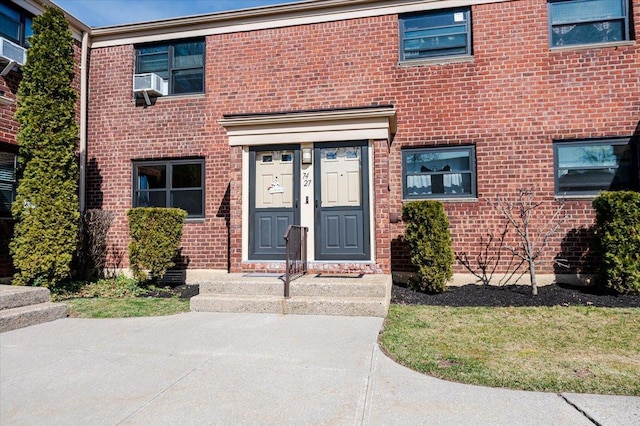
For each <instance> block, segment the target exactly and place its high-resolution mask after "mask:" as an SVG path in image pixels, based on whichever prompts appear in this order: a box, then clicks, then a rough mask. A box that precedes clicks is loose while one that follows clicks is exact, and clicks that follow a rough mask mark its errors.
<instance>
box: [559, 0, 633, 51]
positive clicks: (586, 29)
mask: <svg viewBox="0 0 640 426" xmlns="http://www.w3.org/2000/svg"><path fill="white" fill-rule="evenodd" d="M627 6H628V0H565V1H549V3H548V4H547V13H548V16H549V44H550V46H551V47H561V46H571V45H580V44H593V43H609V42H615V41H622V40H629V9H628V7H627Z"/></svg>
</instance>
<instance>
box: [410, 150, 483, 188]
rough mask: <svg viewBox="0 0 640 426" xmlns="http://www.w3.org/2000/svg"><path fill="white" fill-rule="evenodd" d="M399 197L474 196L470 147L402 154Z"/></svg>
mask: <svg viewBox="0 0 640 426" xmlns="http://www.w3.org/2000/svg"><path fill="white" fill-rule="evenodd" d="M402 181H403V185H402V197H403V198H404V199H422V198H473V197H476V155H475V148H474V147H473V146H462V147H455V148H451V147H447V148H420V149H406V150H403V151H402Z"/></svg>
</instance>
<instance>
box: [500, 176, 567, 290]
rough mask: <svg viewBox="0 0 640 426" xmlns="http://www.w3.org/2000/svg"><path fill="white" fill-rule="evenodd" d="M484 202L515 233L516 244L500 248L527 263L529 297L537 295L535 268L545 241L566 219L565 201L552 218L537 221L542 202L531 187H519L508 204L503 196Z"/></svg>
mask: <svg viewBox="0 0 640 426" xmlns="http://www.w3.org/2000/svg"><path fill="white" fill-rule="evenodd" d="M488 202H489V205H491V206H492V207H493V208H495V209H496V210H498V211H499V212H500V213H501V214H502V216H503V217H504V218H505V219H506V220H507V222H508V224H509V225H511V227H513V229H514V230H515V232H516V235H517V240H518V244H517V245H509V244H505V245H504V247H505V249H506V250H508V251H509V252H511V253H512V254H513V255H515V256H517V257H519V258H520V259H522V261H523V262H524V263H526V264H527V266H528V268H527V269H528V271H529V276H530V278H531V294H533V295H534V296H535V295H537V294H538V284H537V281H536V265H537V264H538V263H539V262H540V256H541V255H542V254H543V252H544V251H545V249H546V248H547V246H548V244H549V239H550V238H551V237H552V235H553V234H554V233H556V232H557V231H558V229H559V228H560V226H561V225H562V224H563V223H564V221H565V219H566V215H565V213H564V206H565V201H564V200H562V201H561V202H560V205H559V206H558V207H557V208H556V209H555V211H554V213H553V215H552V216H551V217H550V218H546V219H544V220H536V219H538V217H536V211H537V210H538V209H539V207H540V206H542V205H543V204H544V201H542V200H540V199H537V198H536V193H535V188H534V187H533V186H530V187H521V188H519V189H518V196H517V197H516V199H515V201H510V200H508V199H507V198H505V197H498V198H497V199H496V200H495V201H491V200H488ZM554 263H557V264H558V265H561V266H564V267H566V266H567V264H566V262H565V261H563V260H562V259H555V260H554Z"/></svg>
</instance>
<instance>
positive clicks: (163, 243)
mask: <svg viewBox="0 0 640 426" xmlns="http://www.w3.org/2000/svg"><path fill="white" fill-rule="evenodd" d="M127 217H128V218H129V233H130V235H131V242H130V243H129V265H130V268H131V270H132V271H133V276H134V278H135V279H137V280H138V281H145V280H147V279H151V280H152V281H156V280H157V279H159V278H162V277H163V276H164V274H165V272H166V271H167V269H169V268H171V267H172V266H173V265H174V262H173V258H174V256H175V255H176V254H177V253H178V249H179V248H180V240H181V239H182V228H183V225H184V220H185V218H186V217H187V212H186V211H184V210H182V209H175V208H159V207H137V208H134V209H131V210H129V211H127Z"/></svg>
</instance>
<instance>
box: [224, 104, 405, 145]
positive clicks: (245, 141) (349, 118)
mask: <svg viewBox="0 0 640 426" xmlns="http://www.w3.org/2000/svg"><path fill="white" fill-rule="evenodd" d="M218 122H219V123H220V125H221V126H222V127H224V128H225V129H226V130H227V135H228V137H229V145H230V146H255V145H270V144H283V143H300V142H314V141H323V142H331V141H344V140H371V139H385V140H388V141H390V140H391V138H392V135H393V134H395V132H396V127H397V126H396V109H395V108H394V107H393V106H382V107H368V108H355V109H338V110H321V111H302V112H287V113H275V114H250V115H228V116H225V117H224V119H222V120H219V121H218Z"/></svg>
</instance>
